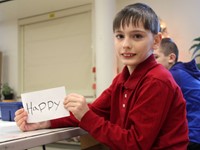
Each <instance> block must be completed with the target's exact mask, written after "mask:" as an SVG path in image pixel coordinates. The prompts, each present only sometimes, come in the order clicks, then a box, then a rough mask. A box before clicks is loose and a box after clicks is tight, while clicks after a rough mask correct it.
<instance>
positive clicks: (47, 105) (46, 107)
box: [26, 101, 60, 115]
mask: <svg viewBox="0 0 200 150" xmlns="http://www.w3.org/2000/svg"><path fill="white" fill-rule="evenodd" d="M59 105H60V101H58V102H54V101H47V102H41V103H39V104H38V105H35V106H33V104H32V102H30V103H26V110H27V111H28V114H32V115H33V113H34V112H36V111H39V112H43V111H53V110H54V111H56V110H57V109H58V106H59Z"/></svg>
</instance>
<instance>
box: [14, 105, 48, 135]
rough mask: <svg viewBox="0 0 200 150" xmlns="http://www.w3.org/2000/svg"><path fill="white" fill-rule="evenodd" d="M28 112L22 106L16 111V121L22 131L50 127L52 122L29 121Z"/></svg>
mask: <svg viewBox="0 0 200 150" xmlns="http://www.w3.org/2000/svg"><path fill="white" fill-rule="evenodd" d="M27 118H28V114H27V112H26V111H25V110H24V108H21V109H19V110H17V111H16V112H15V119H14V120H15V122H16V124H17V126H18V127H19V128H20V130H21V131H33V130H37V129H43V128H49V127H50V122H49V121H47V122H39V123H27Z"/></svg>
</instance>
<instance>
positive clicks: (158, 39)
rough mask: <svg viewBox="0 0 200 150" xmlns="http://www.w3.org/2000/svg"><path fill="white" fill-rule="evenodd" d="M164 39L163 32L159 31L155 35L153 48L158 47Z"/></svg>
mask: <svg viewBox="0 0 200 150" xmlns="http://www.w3.org/2000/svg"><path fill="white" fill-rule="evenodd" d="M161 40H162V34H161V33H160V32H159V33H158V34H156V35H155V36H154V43H153V49H158V48H159V46H160V42H161Z"/></svg>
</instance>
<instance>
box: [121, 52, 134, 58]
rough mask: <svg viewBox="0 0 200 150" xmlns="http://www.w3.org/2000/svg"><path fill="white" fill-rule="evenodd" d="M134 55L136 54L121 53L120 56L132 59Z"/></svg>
mask: <svg viewBox="0 0 200 150" xmlns="http://www.w3.org/2000/svg"><path fill="white" fill-rule="evenodd" d="M134 55H136V54H133V53H122V56H124V57H132V56H134Z"/></svg>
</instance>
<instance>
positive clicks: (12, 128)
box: [0, 120, 87, 150]
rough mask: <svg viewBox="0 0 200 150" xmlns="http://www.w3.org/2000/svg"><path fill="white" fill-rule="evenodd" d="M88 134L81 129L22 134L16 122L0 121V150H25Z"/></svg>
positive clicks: (71, 128) (59, 129)
mask: <svg viewBox="0 0 200 150" xmlns="http://www.w3.org/2000/svg"><path fill="white" fill-rule="evenodd" d="M86 133H87V132H86V131H84V130H82V129H81V128H79V127H67V128H58V129H43V130H36V131H29V132H22V131H20V130H19V129H18V127H17V126H16V124H15V122H6V121H1V120H0V150H24V149H29V148H33V147H37V146H40V145H45V144H49V143H54V142H57V141H61V140H64V139H69V138H72V137H75V136H79V135H83V134H86Z"/></svg>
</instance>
